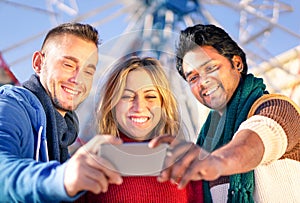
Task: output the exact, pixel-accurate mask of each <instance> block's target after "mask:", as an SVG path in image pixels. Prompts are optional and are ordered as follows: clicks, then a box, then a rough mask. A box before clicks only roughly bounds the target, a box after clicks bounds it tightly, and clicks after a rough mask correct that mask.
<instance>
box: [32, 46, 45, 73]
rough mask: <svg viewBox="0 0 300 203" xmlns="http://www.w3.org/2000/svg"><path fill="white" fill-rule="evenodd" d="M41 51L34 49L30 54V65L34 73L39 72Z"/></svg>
mask: <svg viewBox="0 0 300 203" xmlns="http://www.w3.org/2000/svg"><path fill="white" fill-rule="evenodd" d="M43 57H44V56H43V53H42V52H40V51H36V52H34V53H33V55H32V67H33V70H34V72H35V73H36V74H38V75H39V74H40V72H41V69H42V65H43Z"/></svg>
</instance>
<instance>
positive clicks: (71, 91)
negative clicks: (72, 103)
mask: <svg viewBox="0 0 300 203" xmlns="http://www.w3.org/2000/svg"><path fill="white" fill-rule="evenodd" d="M63 89H64V90H65V91H66V92H68V93H70V94H72V95H78V94H79V92H78V91H75V90H72V89H69V88H66V87H64V88H63Z"/></svg>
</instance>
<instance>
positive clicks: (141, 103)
mask: <svg viewBox="0 0 300 203" xmlns="http://www.w3.org/2000/svg"><path fill="white" fill-rule="evenodd" d="M144 108H146V101H145V99H143V98H142V97H140V96H136V97H135V98H134V100H133V110H134V111H138V112H140V111H142V110H143V109H144Z"/></svg>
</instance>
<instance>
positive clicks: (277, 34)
mask: <svg viewBox="0 0 300 203" xmlns="http://www.w3.org/2000/svg"><path fill="white" fill-rule="evenodd" d="M64 2H65V3H66V4H70V3H71V2H72V1H67V0H66V1H64ZM76 2H77V5H78V9H79V15H83V14H87V13H89V12H90V11H92V10H93V9H97V8H100V7H101V6H104V5H106V6H108V5H109V3H110V2H114V1H109V0H101V1H95V0H94V1H92V0H88V1H87V0H77V1H76ZM117 2H118V1H117ZM119 2H121V1H119ZM125 2H127V1H125ZM286 2H289V4H290V5H291V6H292V7H293V8H294V11H293V12H289V13H285V14H282V15H281V16H280V19H279V22H280V24H281V25H282V26H285V27H287V28H288V29H290V30H292V31H293V32H295V33H297V34H300V24H299V23H298V20H299V19H300V1H286ZM25 3H26V4H25ZM24 5H28V6H24ZM33 7H34V8H33ZM204 7H205V9H208V10H209V11H210V12H211V14H213V16H214V17H215V18H216V19H217V20H218V21H219V22H221V23H222V26H223V27H224V28H225V29H226V30H227V31H228V32H229V33H230V34H231V35H232V36H237V35H238V28H237V25H238V23H239V13H238V12H236V11H235V10H233V9H232V8H227V7H224V6H216V5H214V6H213V5H204ZM120 8H122V4H118V3H116V5H115V6H114V7H113V8H111V9H105V10H104V11H102V12H99V13H97V14H96V15H93V16H89V17H87V18H85V19H84V20H83V22H86V23H95V22H98V23H101V20H103V19H108V18H109V17H111V16H112V14H113V13H115V12H117V11H118V10H119V9H120ZM53 9H54V10H53V11H54V12H55V13H56V14H58V15H59V16H58V18H56V20H57V22H66V21H69V20H72V19H74V18H75V16H72V15H71V14H66V13H65V12H62V11H61V10H59V9H58V8H57V7H53ZM53 16H54V15H53V13H51V12H50V11H49V9H48V11H47V5H46V1H45V0H26V1H23V0H0V19H1V21H0V25H1V28H0V30H1V31H0V51H1V52H2V54H3V57H4V59H5V61H6V62H7V64H8V65H9V66H10V68H11V71H12V72H13V73H14V74H15V75H16V77H17V78H18V79H19V81H20V82H23V81H24V80H26V79H27V78H28V77H29V76H30V75H31V74H32V73H33V71H32V68H31V54H32V53H33V52H34V51H35V50H39V48H40V45H41V43H42V40H43V37H44V36H45V34H46V31H47V30H49V29H50V28H51V27H53V26H54V25H55V22H54V21H53V19H54V17H53ZM127 23H128V22H127V15H121V16H120V17H118V18H116V19H113V20H108V21H107V22H106V23H102V24H101V25H100V26H97V29H98V30H99V33H100V37H101V39H102V41H103V42H105V41H109V40H111V39H112V38H115V37H116V36H118V35H120V34H122V33H123V31H124V29H125V28H126V26H127ZM259 23H260V22H257V25H259ZM253 25H255V24H253ZM267 39H268V40H266V41H265V42H264V43H265V44H264V46H265V47H267V48H268V51H270V56H271V55H277V54H280V53H282V52H285V51H287V50H289V49H291V48H293V47H295V46H297V45H299V41H300V40H299V38H298V37H295V36H293V35H291V34H287V33H286V32H284V31H282V29H280V28H277V29H275V30H274V31H272V32H271V35H270V36H269V37H268V38H267ZM100 60H101V59H100ZM266 60H267V58H266Z"/></svg>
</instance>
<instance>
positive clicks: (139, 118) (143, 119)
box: [130, 117, 149, 123]
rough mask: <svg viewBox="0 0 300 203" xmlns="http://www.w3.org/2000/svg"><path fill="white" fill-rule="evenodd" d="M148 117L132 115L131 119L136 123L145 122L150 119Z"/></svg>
mask: <svg viewBox="0 0 300 203" xmlns="http://www.w3.org/2000/svg"><path fill="white" fill-rule="evenodd" d="M148 119H149V118H148V117H130V120H131V121H133V122H135V123H145V122H146V121H148Z"/></svg>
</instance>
